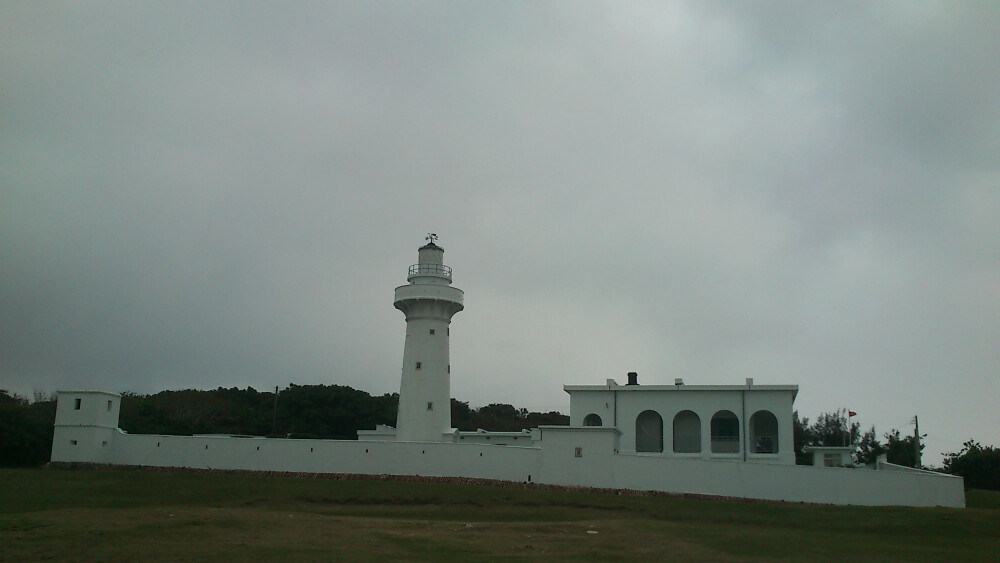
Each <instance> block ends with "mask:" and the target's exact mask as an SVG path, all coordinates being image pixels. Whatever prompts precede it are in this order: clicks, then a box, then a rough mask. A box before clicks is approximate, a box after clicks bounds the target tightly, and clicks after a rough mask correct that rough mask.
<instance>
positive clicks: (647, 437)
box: [635, 411, 663, 452]
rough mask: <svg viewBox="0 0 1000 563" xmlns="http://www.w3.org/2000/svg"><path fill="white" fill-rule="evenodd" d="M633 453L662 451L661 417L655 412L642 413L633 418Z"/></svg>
mask: <svg viewBox="0 0 1000 563" xmlns="http://www.w3.org/2000/svg"><path fill="white" fill-rule="evenodd" d="M635 451H637V452H662V451H663V417H661V416H660V415H659V414H657V413H656V411H642V412H641V413H639V416H637V417H636V418H635Z"/></svg>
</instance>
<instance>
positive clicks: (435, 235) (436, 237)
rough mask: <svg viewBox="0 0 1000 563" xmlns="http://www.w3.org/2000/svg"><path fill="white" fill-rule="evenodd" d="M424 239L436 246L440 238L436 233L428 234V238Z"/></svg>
mask: <svg viewBox="0 0 1000 563" xmlns="http://www.w3.org/2000/svg"><path fill="white" fill-rule="evenodd" d="M424 238H425V239H426V240H427V241H429V242H430V243H431V244H434V241H436V240H437V239H438V236H437V234H435V233H427V236H426V237H424Z"/></svg>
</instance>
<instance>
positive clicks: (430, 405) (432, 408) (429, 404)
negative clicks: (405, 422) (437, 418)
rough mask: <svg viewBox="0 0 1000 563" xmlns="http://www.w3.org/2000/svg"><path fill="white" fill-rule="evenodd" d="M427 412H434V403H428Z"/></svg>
mask: <svg viewBox="0 0 1000 563" xmlns="http://www.w3.org/2000/svg"><path fill="white" fill-rule="evenodd" d="M427 410H429V411H432V410H434V403H431V402H428V403H427Z"/></svg>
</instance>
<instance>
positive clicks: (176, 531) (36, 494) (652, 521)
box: [0, 469, 1000, 562]
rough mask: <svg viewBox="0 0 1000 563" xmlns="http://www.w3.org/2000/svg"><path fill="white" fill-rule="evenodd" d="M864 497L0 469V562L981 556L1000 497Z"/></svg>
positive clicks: (991, 551) (998, 545) (998, 542)
mask: <svg viewBox="0 0 1000 563" xmlns="http://www.w3.org/2000/svg"><path fill="white" fill-rule="evenodd" d="M968 503H969V506H970V508H967V509H946V508H863V507H830V506H812V505H794V504H771V503H760V504H754V503H744V502H719V501H707V500H693V499H683V498H672V497H663V496H650V497H641V496H616V495H610V494H603V493H593V492H581V491H563V490H551V489H549V490H543V489H522V488H504V487H491V486H474V485H460V484H450V483H448V484H445V483H428V482H403V481H347V480H335V479H309V478H301V477H291V476H266V475H255V474H237V473H233V474H219V473H193V472H165V471H127V470H75V471H68V470H46V471H43V470H13V469H5V470H0V560H10V561H15V560H16V561H25V560H46V559H52V560H77V561H82V560H133V559H141V560H154V561H155V560H162V561H176V560H186V561H202V560H204V561H208V560H213V561H214V560H218V559H220V558H229V559H232V560H240V561H243V560H269V561H270V560H302V559H322V560H352V561H353V560H361V561H384V560H387V559H394V560H398V561H496V560H500V559H503V560H505V561H527V560H539V561H542V560H544V561H551V560H555V561H579V560H585V561H631V560H648V561H654V560H657V561H658V560H672V561H685V560H690V561H763V560H769V561H770V560H785V561H806V560H808V561H846V560H858V561H866V562H870V561H987V560H994V561H995V560H998V554H1000V539H998V537H997V536H998V534H1000V494H998V493H996V492H991V491H970V493H969V495H968Z"/></svg>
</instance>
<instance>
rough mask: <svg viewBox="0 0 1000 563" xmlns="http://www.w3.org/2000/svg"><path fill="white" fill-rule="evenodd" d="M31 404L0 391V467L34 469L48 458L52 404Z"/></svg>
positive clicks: (49, 453)
mask: <svg viewBox="0 0 1000 563" xmlns="http://www.w3.org/2000/svg"><path fill="white" fill-rule="evenodd" d="M36 398H37V399H42V400H36V401H34V402H31V401H28V399H26V398H24V397H20V396H17V395H12V394H10V393H9V392H8V391H7V390H5V389H0V465H2V466H4V467H38V466H40V465H44V464H45V463H47V462H48V461H49V459H50V457H51V455H52V433H53V424H54V423H55V418H56V403H55V401H54V400H52V399H49V398H45V397H41V396H37V397H36Z"/></svg>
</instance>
